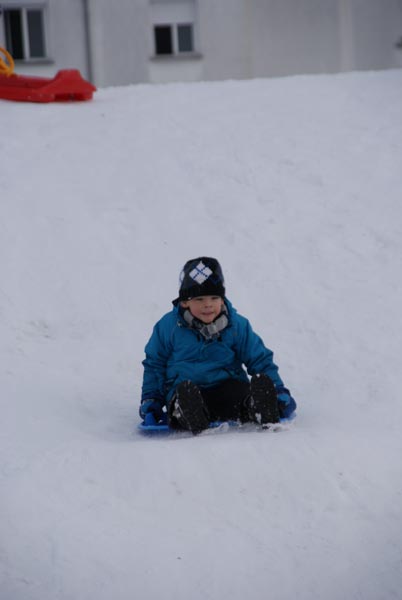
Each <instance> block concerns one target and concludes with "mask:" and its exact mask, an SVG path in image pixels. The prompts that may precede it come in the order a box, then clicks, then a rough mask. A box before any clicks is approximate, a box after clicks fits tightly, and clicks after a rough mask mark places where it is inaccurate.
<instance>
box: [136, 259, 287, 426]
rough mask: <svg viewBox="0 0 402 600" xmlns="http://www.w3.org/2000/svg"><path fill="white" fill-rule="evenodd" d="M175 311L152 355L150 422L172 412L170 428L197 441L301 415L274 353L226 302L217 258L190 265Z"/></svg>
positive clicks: (147, 376) (145, 399) (145, 408)
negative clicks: (231, 428)
mask: <svg viewBox="0 0 402 600" xmlns="http://www.w3.org/2000/svg"><path fill="white" fill-rule="evenodd" d="M173 305H174V307H173V310H172V311H171V312H169V313H167V314H166V315H165V316H164V317H162V319H161V320H160V321H158V323H157V324H156V325H155V327H154V330H153V333H152V336H151V338H150V340H149V342H148V344H147V345H146V347H145V354H146V358H145V360H144V361H143V365H144V380H143V386H142V399H141V406H140V415H141V417H142V418H146V415H148V414H149V413H152V414H153V416H154V417H155V419H156V421H159V420H160V419H162V417H163V410H162V409H163V407H164V406H166V407H167V415H168V422H169V425H170V427H172V428H174V429H186V430H189V431H192V432H193V433H194V434H196V433H199V432H200V431H202V430H203V429H206V428H207V427H208V426H209V424H210V422H212V421H228V420H238V421H240V422H242V423H245V422H250V421H251V422H255V423H259V424H261V425H266V424H268V423H276V422H278V421H279V419H280V417H289V416H290V415H291V414H292V413H293V411H294V410H295V408H296V403H295V401H294V399H293V398H292V396H291V395H290V392H289V390H288V389H286V387H285V386H284V383H283V381H282V379H281V378H280V377H279V374H278V367H277V366H276V365H275V364H274V362H273V360H272V359H273V353H272V351H271V350H269V349H268V348H266V347H265V346H264V343H263V341H262V339H261V338H260V337H259V336H258V335H257V334H255V333H254V332H253V330H252V328H251V326H250V323H249V322H248V320H247V319H246V318H245V317H242V316H241V315H239V314H238V313H237V312H236V310H235V309H234V308H233V306H232V305H231V303H230V302H229V300H228V299H227V298H226V297H225V287H224V279H223V274H222V270H221V267H220V265H219V263H218V261H217V260H216V259H215V258H207V257H205V256H203V257H200V258H195V259H192V260H189V261H188V262H187V263H186V264H185V265H184V268H183V271H182V273H181V277H180V290H179V297H178V298H177V299H176V300H174V301H173ZM243 365H244V366H245V367H246V369H247V373H248V375H250V376H251V381H250V379H249V377H248V376H247V373H246V371H245V369H244V367H243Z"/></svg>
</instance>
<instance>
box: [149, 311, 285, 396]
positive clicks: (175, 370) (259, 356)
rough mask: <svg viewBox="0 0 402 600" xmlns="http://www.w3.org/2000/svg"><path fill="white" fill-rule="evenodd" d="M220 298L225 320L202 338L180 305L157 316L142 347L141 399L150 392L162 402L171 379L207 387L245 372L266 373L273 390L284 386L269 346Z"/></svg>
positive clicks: (171, 386) (242, 378)
mask: <svg viewBox="0 0 402 600" xmlns="http://www.w3.org/2000/svg"><path fill="white" fill-rule="evenodd" d="M225 304H226V307H227V310H228V319H229V323H228V325H227V327H226V328H225V329H224V330H223V331H222V332H221V336H220V338H219V339H215V340H208V341H207V340H206V339H204V338H203V336H202V335H201V334H200V333H199V332H197V331H196V330H195V329H192V328H191V327H190V326H189V325H188V324H187V323H186V321H185V320H184V319H183V317H182V311H181V308H180V306H175V307H174V308H173V310H172V311H171V312H169V313H167V314H166V315H165V316H164V317H162V319H161V320H160V321H158V323H157V324H156V325H155V327H154V330H153V333H152V336H151V338H150V340H149V342H148V343H147V345H146V347H145V354H146V358H145V360H144V361H143V365H144V380H143V386H142V401H144V400H147V399H150V398H154V399H158V400H160V401H162V402H166V403H168V402H169V400H170V399H171V397H172V395H173V392H174V390H175V389H176V387H177V385H178V384H179V383H181V382H182V381H185V380H191V381H193V382H194V383H196V384H197V385H199V386H200V387H210V386H214V385H218V384H220V383H222V382H223V381H225V380H226V379H238V380H240V381H248V380H249V378H248V376H247V373H248V374H249V375H250V376H251V375H254V374H256V373H266V374H267V375H268V376H269V377H270V378H271V379H272V381H273V382H274V384H275V387H276V389H277V392H278V393H280V392H281V391H283V390H286V388H285V387H284V384H283V381H282V379H281V378H280V376H279V374H278V367H277V366H276V365H275V364H274V362H273V352H272V351H271V350H269V349H268V348H266V347H265V345H264V343H263V341H262V339H261V338H260V337H259V336H258V335H257V334H256V333H254V331H253V330H252V328H251V325H250V323H249V321H248V320H247V319H246V318H245V317H243V316H241V315H239V314H238V313H237V311H236V310H235V309H234V308H233V306H232V305H231V303H230V302H229V301H228V300H227V299H225ZM244 367H245V368H246V369H247V373H246V371H245V369H244ZM286 391H287V390H286Z"/></svg>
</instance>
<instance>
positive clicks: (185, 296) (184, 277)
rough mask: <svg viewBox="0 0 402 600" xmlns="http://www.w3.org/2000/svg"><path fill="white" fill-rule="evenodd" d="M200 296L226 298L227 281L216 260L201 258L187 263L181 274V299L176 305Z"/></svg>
mask: <svg viewBox="0 0 402 600" xmlns="http://www.w3.org/2000/svg"><path fill="white" fill-rule="evenodd" d="M198 296H221V297H222V298H224V296H225V281H224V279H223V273H222V269H221V266H220V264H219V263H218V261H217V260H216V258H208V257H206V256H201V257H200V258H193V259H191V260H189V261H187V262H186V264H185V265H184V267H183V270H182V272H181V274H180V290H179V297H178V298H177V299H176V300H174V301H173V303H174V304H178V302H180V301H182V300H189V299H190V298H197V297H198Z"/></svg>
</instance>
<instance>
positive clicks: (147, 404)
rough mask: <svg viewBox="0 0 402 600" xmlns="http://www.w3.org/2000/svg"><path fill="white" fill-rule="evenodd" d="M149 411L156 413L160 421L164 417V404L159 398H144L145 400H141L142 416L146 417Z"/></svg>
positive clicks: (155, 415) (156, 417)
mask: <svg viewBox="0 0 402 600" xmlns="http://www.w3.org/2000/svg"><path fill="white" fill-rule="evenodd" d="M149 413H152V414H153V415H154V417H155V419H156V421H159V420H160V419H161V418H162V416H163V411H162V405H161V403H160V402H159V401H158V400H154V399H153V398H150V399H149V400H144V402H141V406H140V417H141V418H142V419H145V415H148V414H149Z"/></svg>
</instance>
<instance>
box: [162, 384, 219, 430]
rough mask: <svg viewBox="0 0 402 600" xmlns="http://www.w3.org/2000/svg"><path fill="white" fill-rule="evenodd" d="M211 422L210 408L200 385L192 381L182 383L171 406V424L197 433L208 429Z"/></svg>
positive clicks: (173, 426)
mask: <svg viewBox="0 0 402 600" xmlns="http://www.w3.org/2000/svg"><path fill="white" fill-rule="evenodd" d="M209 423H210V419H209V413H208V409H207V407H206V406H205V403H204V400H203V398H202V395H201V392H200V389H199V387H198V386H197V385H195V383H193V382H192V381H183V382H182V383H180V384H179V385H178V386H177V388H176V392H175V395H174V396H173V398H172V401H171V403H170V406H169V425H170V426H171V427H172V428H173V429H186V430H187V431H191V432H192V433H194V434H197V433H200V432H201V431H203V430H204V429H207V428H208V427H209Z"/></svg>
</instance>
